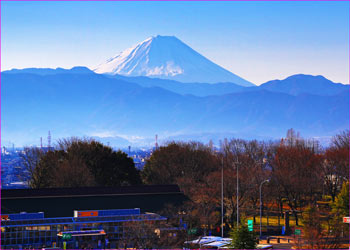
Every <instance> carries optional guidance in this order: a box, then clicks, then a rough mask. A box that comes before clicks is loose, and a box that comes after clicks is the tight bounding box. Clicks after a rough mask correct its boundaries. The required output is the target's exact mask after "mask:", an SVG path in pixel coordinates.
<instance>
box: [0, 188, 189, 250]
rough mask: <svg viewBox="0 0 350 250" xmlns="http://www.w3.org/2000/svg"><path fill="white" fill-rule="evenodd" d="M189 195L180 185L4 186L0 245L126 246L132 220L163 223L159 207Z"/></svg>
mask: <svg viewBox="0 0 350 250" xmlns="http://www.w3.org/2000/svg"><path fill="white" fill-rule="evenodd" d="M185 200H186V197H185V196H184V194H183V193H182V192H181V191H180V189H179V187H178V186H177V185H155V186H125V187H108V188H106V187H84V188H50V189H13V190H2V191H1V247H2V248H26V247H29V248H30V247H32V248H33V247H34V248H42V247H45V246H46V247H60V248H64V247H66V248H67V249H69V248H81V247H82V244H84V242H85V243H86V242H89V243H90V247H92V248H96V247H100V248H103V247H112V248H118V247H123V246H122V245H121V244H126V245H125V246H128V245H127V243H125V242H126V241H125V237H127V235H128V233H127V232H128V230H129V229H130V224H128V223H136V224H137V223H138V224H140V223H151V224H154V223H165V222H166V220H167V219H166V218H165V217H163V216H161V215H159V214H157V213H156V212H160V211H161V210H162V209H163V208H164V207H165V206H166V205H167V204H169V203H170V204H173V205H175V206H176V205H180V204H181V203H182V202H183V201H185ZM73 212H74V216H73V217H72V215H73ZM44 215H45V216H44ZM162 227H164V224H162ZM129 235H130V234H129ZM128 237H129V236H128ZM99 244H100V245H99ZM101 244H102V246H101ZM107 244H111V245H108V246H107ZM87 247H88V246H87Z"/></svg>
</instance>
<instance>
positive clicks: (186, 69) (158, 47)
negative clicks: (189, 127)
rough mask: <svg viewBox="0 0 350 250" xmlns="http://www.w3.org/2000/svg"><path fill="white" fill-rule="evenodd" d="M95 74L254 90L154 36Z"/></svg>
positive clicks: (184, 47) (188, 50)
mask: <svg viewBox="0 0 350 250" xmlns="http://www.w3.org/2000/svg"><path fill="white" fill-rule="evenodd" d="M94 71H95V72H96V73H99V74H109V75H116V74H118V75H124V76H147V77H151V78H161V79H170V80H176V81H180V82H205V83H217V82H233V83H236V84H238V85H241V86H254V84H252V83H250V82H249V81H247V80H245V79H243V78H241V77H239V76H237V75H235V74H233V73H232V72H230V71H228V70H226V69H224V68H222V67H220V66H219V65H217V64H215V63H213V62H212V61H210V60H208V59H207V58H205V57H204V56H202V55H201V54H199V53H198V52H196V51H195V50H193V49H192V48H190V47H189V46H188V45H186V44H185V43H183V42H182V41H180V40H179V39H178V38H176V37H174V36H155V37H150V38H148V39H146V40H145V41H143V42H141V43H139V44H137V45H135V46H133V47H131V48H129V49H126V50H124V51H123V52H121V53H120V54H118V55H116V56H115V57H112V58H110V59H108V60H107V61H106V62H105V63H102V64H100V65H98V66H97V67H96V68H95V69H94Z"/></svg>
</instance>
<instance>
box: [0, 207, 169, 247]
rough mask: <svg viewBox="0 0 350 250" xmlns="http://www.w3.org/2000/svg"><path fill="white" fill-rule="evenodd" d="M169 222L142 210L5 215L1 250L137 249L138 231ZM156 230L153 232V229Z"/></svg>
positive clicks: (3, 216) (2, 221)
mask: <svg viewBox="0 0 350 250" xmlns="http://www.w3.org/2000/svg"><path fill="white" fill-rule="evenodd" d="M165 222H166V218H165V217H162V216H160V215H158V214H154V213H144V214H141V212H140V209H139V208H134V209H115V210H89V211H74V216H73V217H58V218H45V216H44V213H43V212H40V213H20V214H2V215H1V248H2V249H6V248H15V249H23V248H31V249H32V248H35V249H39V248H47V247H50V248H52V247H58V248H61V249H82V248H95V249H96V248H124V247H125V246H126V247H134V246H133V244H132V242H135V239H134V238H135V237H138V236H137V235H135V234H134V230H130V228H131V223H133V225H134V226H136V227H138V228H139V229H140V228H146V227H145V224H148V225H150V224H152V225H153V227H154V228H155V227H158V226H160V225H163V224H164V223H165ZM153 227H152V228H153ZM154 231H155V230H154Z"/></svg>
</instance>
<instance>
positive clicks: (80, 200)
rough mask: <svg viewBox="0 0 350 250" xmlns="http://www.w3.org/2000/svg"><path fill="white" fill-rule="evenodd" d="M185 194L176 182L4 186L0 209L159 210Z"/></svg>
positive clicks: (51, 212)
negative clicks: (157, 183) (46, 186)
mask: <svg viewBox="0 0 350 250" xmlns="http://www.w3.org/2000/svg"><path fill="white" fill-rule="evenodd" d="M184 200H186V196H185V195H184V194H183V192H181V191H180V189H179V187H178V186H177V185H147V186H146V185H145V186H124V187H83V188H43V189H7V190H1V213H2V214H12V213H20V212H27V213H36V212H44V213H45V216H47V217H69V216H72V211H73V210H106V209H128V208H134V207H137V208H140V209H141V211H145V212H159V211H161V210H162V209H163V208H164V207H165V205H166V204H173V205H179V204H181V203H182V202H183V201H184Z"/></svg>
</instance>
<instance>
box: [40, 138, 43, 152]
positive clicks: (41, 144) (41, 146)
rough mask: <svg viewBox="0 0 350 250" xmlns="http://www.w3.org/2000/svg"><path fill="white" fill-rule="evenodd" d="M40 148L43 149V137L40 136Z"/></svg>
mask: <svg viewBox="0 0 350 250" xmlns="http://www.w3.org/2000/svg"><path fill="white" fill-rule="evenodd" d="M40 149H41V150H43V138H42V137H40Z"/></svg>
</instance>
